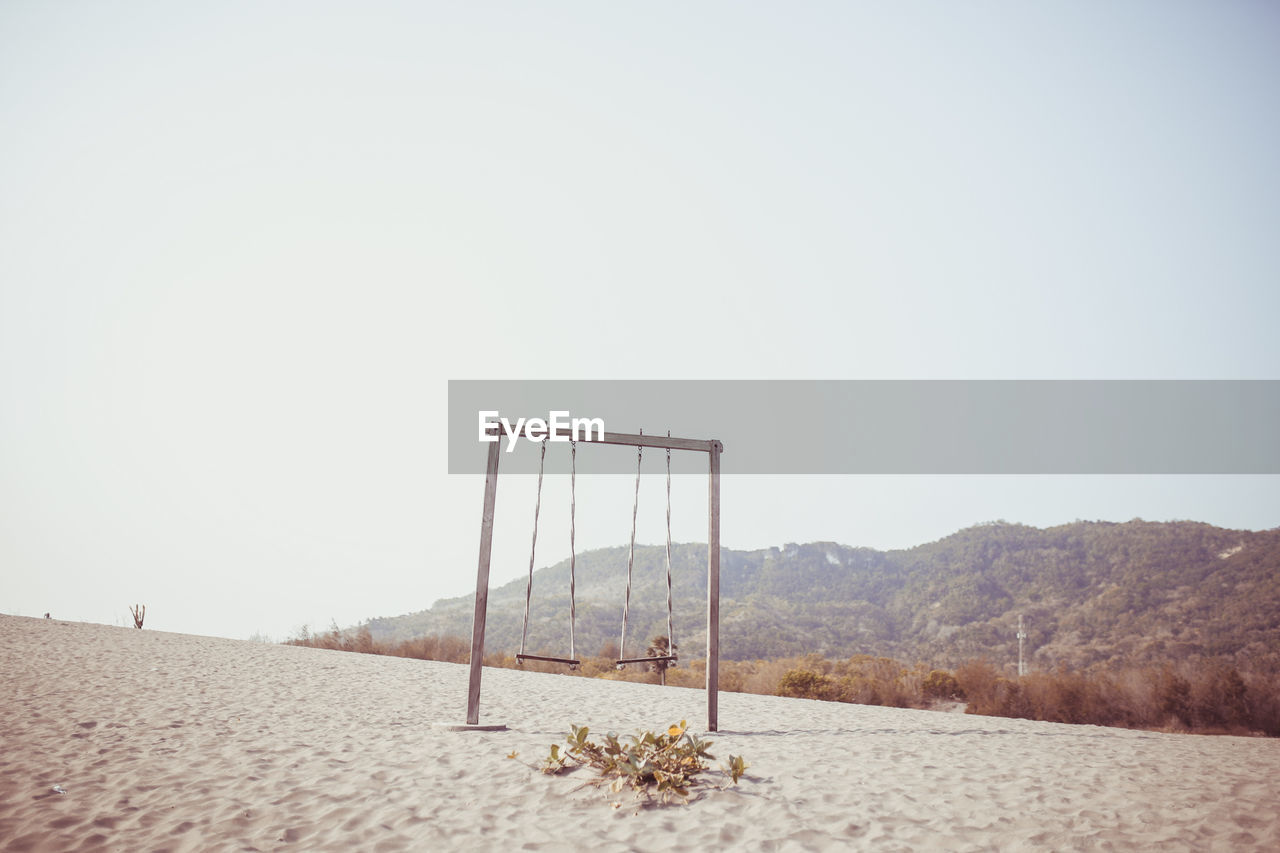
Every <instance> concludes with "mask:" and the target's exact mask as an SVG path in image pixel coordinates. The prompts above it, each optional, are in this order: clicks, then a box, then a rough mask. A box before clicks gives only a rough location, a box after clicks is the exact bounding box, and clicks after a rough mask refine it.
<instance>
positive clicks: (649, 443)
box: [485, 423, 724, 453]
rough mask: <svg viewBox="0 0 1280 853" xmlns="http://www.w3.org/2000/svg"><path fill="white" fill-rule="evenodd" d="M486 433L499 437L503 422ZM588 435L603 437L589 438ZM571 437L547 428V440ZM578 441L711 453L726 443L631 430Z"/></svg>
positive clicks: (566, 432)
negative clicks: (630, 431)
mask: <svg viewBox="0 0 1280 853" xmlns="http://www.w3.org/2000/svg"><path fill="white" fill-rule="evenodd" d="M485 434H486V435H494V436H497V437H498V438H499V439H501V438H502V437H503V436H504V435H505V433H503V432H502V424H499V423H492V424H489V425H488V426H487V427H486V428H485ZM587 436H601V437H599V438H587ZM571 439H573V433H572V431H571V430H570V429H569V428H568V427H561V428H558V429H555V430H552V429H550V428H548V429H547V438H546V440H550V441H557V442H559V441H570V440H571ZM535 440H537V439H535ZM578 442H579V443H580V444H620V445H624V446H626V447H660V448H665V449H667V450H693V451H697V452H700V453H710V452H711V451H712V450H715V451H716V452H723V450H724V445H723V444H721V443H720V442H719V441H717V440H716V439H713V438H672V437H671V436H667V435H645V434H644V433H629V432H605V433H598V432H596V433H593V432H584V433H583V437H581V438H579V439H578Z"/></svg>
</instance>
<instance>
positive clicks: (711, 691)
mask: <svg viewBox="0 0 1280 853" xmlns="http://www.w3.org/2000/svg"><path fill="white" fill-rule="evenodd" d="M486 434H488V435H495V436H496V437H497V438H498V439H499V440H498V441H493V442H490V443H489V457H488V462H487V464H486V466H485V477H484V511H483V513H482V515H481V520H480V560H479V564H478V566H477V569H476V597H475V615H474V618H473V619H472V622H471V665H470V677H469V679H468V688H467V724H468V725H469V726H475V725H477V724H478V723H479V721H480V675H481V670H482V668H483V666H484V628H485V617H486V616H487V613H488V609H489V562H490V557H491V556H492V551H493V516H494V508H495V504H496V503H497V496H498V461H499V459H500V458H501V454H502V450H501V444H502V442H501V440H500V439H501V438H502V436H503V435H504V433H503V432H502V427H501V424H499V423H493V424H489V425H488V427H487V428H486ZM596 435H598V436H599V437H598V438H597V437H593V438H592V439H590V440H587V439H585V438H584V439H581V440H580V443H582V444H620V445H626V446H629V447H660V448H665V449H668V450H692V451H696V452H702V453H705V454H707V731H710V732H714V731H718V730H719V728H720V723H719V717H720V454H721V453H723V452H724V445H723V444H722V443H721V442H720V441H718V440H716V439H694V438H672V437H671V436H665V435H645V434H644V433H637V434H631V433H622V432H605V433H603V434H602V435H601V434H600V433H597V434H596ZM552 437H554V439H555V440H556V441H565V440H569V439H570V438H572V436H571V435H570V432H569V430H568V429H560V428H557V429H556V430H554V431H552V430H548V436H547V438H552ZM524 657H526V658H529V659H538V658H535V656H533V655H524ZM541 659H542V660H550V661H551V662H554V663H566V662H568V661H569V659H567V658H541ZM666 659H670V660H674V659H675V656H674V655H672V656H670V658H662V657H657V658H637V659H634V660H632V659H627V660H625V661H620V663H654V662H657V661H662V660H666Z"/></svg>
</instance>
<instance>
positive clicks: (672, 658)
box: [614, 655, 680, 666]
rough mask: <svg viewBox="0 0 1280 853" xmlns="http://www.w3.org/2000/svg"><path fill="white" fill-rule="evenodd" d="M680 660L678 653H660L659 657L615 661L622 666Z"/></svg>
mask: <svg viewBox="0 0 1280 853" xmlns="http://www.w3.org/2000/svg"><path fill="white" fill-rule="evenodd" d="M678 660H680V658H679V656H677V655H658V656H657V657H651V658H623V659H622V660H616V661H614V664H615V665H617V666H622V665H623V664H628V663H659V662H660V661H670V662H675V661H678Z"/></svg>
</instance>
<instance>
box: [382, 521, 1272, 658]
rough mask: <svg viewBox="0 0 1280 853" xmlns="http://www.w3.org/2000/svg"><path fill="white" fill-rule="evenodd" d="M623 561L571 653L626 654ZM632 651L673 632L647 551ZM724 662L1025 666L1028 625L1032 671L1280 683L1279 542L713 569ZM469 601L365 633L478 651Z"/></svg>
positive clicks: (546, 601)
mask: <svg viewBox="0 0 1280 853" xmlns="http://www.w3.org/2000/svg"><path fill="white" fill-rule="evenodd" d="M626 559H627V552H626V548H608V549H602V550H597V551H590V552H587V553H584V554H580V555H578V560H577V572H576V577H577V651H578V652H579V653H580V654H581V653H585V654H595V653H597V652H599V651H600V650H601V649H602V648H604V647H605V646H606V645H607V644H609V643H613V644H616V643H617V640H618V635H619V632H620V629H621V624H622V601H623V594H624V589H625V584H626ZM635 562H636V564H635V572H634V580H633V587H632V598H631V621H630V628H629V629H628V643H627V645H628V648H627V650H626V651H627V653H628V654H633V653H634V654H643V649H644V646H645V643H646V641H647V640H648V638H650V637H652V636H655V635H659V634H666V575H665V567H664V549H663V548H661V547H639V546H638V547H637V551H636V561H635ZM673 568H674V576H675V584H674V587H675V639H676V642H677V644H678V646H679V650H680V653H681V655H682V656H683V657H686V658H689V657H700V656H702V655H703V654H704V643H705V631H706V546H705V545H701V546H699V545H687V544H686V545H677V546H675V547H674V551H673ZM568 590H569V566H568V561H564V562H562V563H558V564H556V565H554V566H550V567H547V568H544V569H541V570H539V571H537V572H536V573H535V576H534V588H533V603H532V607H531V609H530V617H529V643H528V649H529V651H531V652H541V653H548V654H553V655H564V654H566V653H567V652H568V644H569V627H568V626H569V601H568ZM524 598H525V581H524V580H523V579H521V580H517V581H513V582H511V583H509V584H506V585H505V586H502V587H500V588H497V589H494V590H492V591H491V593H490V598H489V621H488V632H487V642H486V652H490V653H492V652H514V651H515V650H516V649H518V647H519V645H520V631H521V620H522V615H523V608H524ZM720 608H721V618H720V636H721V656H722V657H723V658H725V659H729V660H734V659H737V660H745V659H756V658H771V657H783V656H790V655H797V654H808V653H818V654H822V655H826V656H829V657H844V656H850V655H855V654H871V655H884V656H888V657H894V658H897V659H899V660H920V661H925V662H927V663H929V664H931V665H937V666H955V665H957V664H959V663H961V662H962V661H964V660H967V659H970V658H974V657H986V658H989V659H991V660H995V661H1009V660H1015V659H1016V657H1017V639H1016V638H1015V630H1016V625H1017V621H1018V615H1019V614H1022V615H1023V616H1024V617H1025V620H1026V625H1027V632H1028V635H1029V636H1028V643H1027V648H1028V653H1029V660H1030V662H1031V664H1032V665H1033V666H1034V667H1036V668H1047V667H1051V666H1054V665H1056V664H1059V663H1068V664H1071V665H1076V666H1081V665H1088V664H1092V663H1096V662H1101V661H1111V662H1149V661H1169V660H1179V659H1183V658H1186V657H1189V656H1192V655H1214V656H1219V655H1221V656H1228V657H1231V658H1234V659H1235V660H1236V662H1237V664H1238V665H1240V666H1247V667H1250V668H1259V667H1262V668H1280V528H1278V529H1275V530H1269V531H1261V532H1253V531H1237V530H1224V529H1222V528H1218V527H1213V526H1211V525H1208V524H1201V523H1196V522H1172V523H1155V522H1144V521H1131V522H1127V523H1124V524H1116V523H1110V522H1083V521H1077V522H1075V523H1072V524H1065V525H1060V526H1057V527H1050V528H1047V529H1043V530H1042V529H1038V528H1034V527H1027V526H1024V525H1017V524H1006V523H1003V522H996V523H991V524H982V525H978V526H976V527H970V528H967V529H965V530H961V531H959V532H957V533H955V534H953V535H951V536H948V537H946V538H945V539H941V540H939V541H937V542H932V543H929V544H927V545H920V546H918V547H915V548H910V549H906V550H901V551H874V550H871V549H866V548H850V547H847V546H844V545H837V544H833V543H811V544H807V545H794V544H792V545H787V546H785V547H783V548H769V549H764V550H758V551H733V550H729V549H725V550H724V551H723V552H722V557H721V604H720ZM471 612H472V600H471V597H470V596H465V597H462V598H455V599H448V600H443V601H439V602H437V603H436V604H435V605H434V606H433V607H432V608H430V609H429V610H423V611H420V612H418V613H412V614H408V615H405V616H398V617H392V618H383V619H374V620H371V621H370V622H369V623H368V627H369V629H370V631H371V632H372V634H373V636H374V637H375V638H377V639H380V640H398V639H408V638H411V637H414V636H422V635H435V634H452V635H456V636H470V631H471Z"/></svg>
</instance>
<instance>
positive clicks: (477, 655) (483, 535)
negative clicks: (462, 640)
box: [467, 441, 499, 726]
mask: <svg viewBox="0 0 1280 853" xmlns="http://www.w3.org/2000/svg"><path fill="white" fill-rule="evenodd" d="M498 452H499V451H498V442H496V441H495V442H494V443H492V444H490V445H489V462H488V466H487V467H486V469H485V475H484V514H483V516H482V518H481V520H480V563H479V566H478V568H477V569H476V609H475V617H474V618H473V619H472V622H471V681H470V685H469V686H468V688H467V725H469V726H477V725H479V724H480V675H481V670H482V669H483V667H484V622H485V617H486V616H487V614H488V611H489V561H490V557H491V556H492V554H493V510H494V506H495V505H496V504H497V500H498V458H499V457H498Z"/></svg>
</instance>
